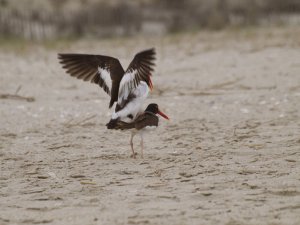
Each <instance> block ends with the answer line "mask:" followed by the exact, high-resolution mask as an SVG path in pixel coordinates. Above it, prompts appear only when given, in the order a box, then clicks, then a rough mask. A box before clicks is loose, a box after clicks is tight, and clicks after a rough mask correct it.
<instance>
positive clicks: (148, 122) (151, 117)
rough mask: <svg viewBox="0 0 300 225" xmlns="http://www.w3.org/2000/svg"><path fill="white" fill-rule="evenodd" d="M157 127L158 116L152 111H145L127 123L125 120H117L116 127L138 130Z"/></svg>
mask: <svg viewBox="0 0 300 225" xmlns="http://www.w3.org/2000/svg"><path fill="white" fill-rule="evenodd" d="M148 126H149V127H153V126H155V127H157V126H158V116H156V115H155V114H154V113H152V112H144V113H143V114H141V115H139V116H138V117H137V118H136V120H135V121H133V122H131V123H126V122H123V121H117V123H116V127H115V128H114V129H117V130H128V129H133V128H135V129H136V130H141V129H143V128H145V127H148Z"/></svg>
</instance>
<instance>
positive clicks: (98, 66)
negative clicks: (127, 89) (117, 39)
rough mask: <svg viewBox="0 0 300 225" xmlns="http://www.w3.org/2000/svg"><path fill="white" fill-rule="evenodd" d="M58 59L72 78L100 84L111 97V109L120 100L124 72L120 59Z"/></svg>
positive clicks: (77, 56) (71, 56) (73, 56)
mask: <svg viewBox="0 0 300 225" xmlns="http://www.w3.org/2000/svg"><path fill="white" fill-rule="evenodd" d="M58 59H59V60H60V63H61V64H62V65H63V68H64V69H66V72H67V73H68V74H70V75H71V76H72V77H76V78H78V79H81V80H84V81H91V82H93V83H96V84H98V85H99V86H100V87H101V88H103V90H104V91H105V92H106V93H107V94H109V95H110V96H111V100H110V103H109V107H111V106H112V105H113V103H114V102H116V101H117V100H118V90H119V84H120V81H121V79H122V77H123V74H124V70H123V68H122V66H121V64H120V62H119V60H118V59H116V58H113V57H110V56H103V55H86V54H58Z"/></svg>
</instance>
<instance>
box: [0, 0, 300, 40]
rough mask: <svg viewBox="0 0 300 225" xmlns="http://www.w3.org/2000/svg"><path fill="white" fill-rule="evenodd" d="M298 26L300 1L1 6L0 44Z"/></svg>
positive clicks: (31, 1)
mask: <svg viewBox="0 0 300 225" xmlns="http://www.w3.org/2000/svg"><path fill="white" fill-rule="evenodd" d="M253 25H255V26H295V25H300V1H299V0H185V1H182V0H133V1H122V0H112V1H104V0H43V1H40V0H22V1H19V0H0V38H1V39H7V38H17V39H25V40H33V41H39V40H55V39H73V38H74V39H77V38H108V37H112V36H114V37H116V36H117V37H124V36H131V35H137V34H139V35H147V36H148V35H165V34H168V33H174V32H181V31H197V30H203V29H209V30H219V29H224V28H227V27H238V28H240V27H246V26H253Z"/></svg>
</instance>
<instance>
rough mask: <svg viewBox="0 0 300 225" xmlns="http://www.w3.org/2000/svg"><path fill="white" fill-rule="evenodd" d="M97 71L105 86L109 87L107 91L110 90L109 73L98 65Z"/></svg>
mask: <svg viewBox="0 0 300 225" xmlns="http://www.w3.org/2000/svg"><path fill="white" fill-rule="evenodd" d="M98 71H99V73H100V77H101V78H102V79H103V81H104V83H105V84H106V86H107V87H108V89H109V93H110V92H111V86H112V82H111V77H110V73H109V71H108V70H106V69H103V68H101V67H98Z"/></svg>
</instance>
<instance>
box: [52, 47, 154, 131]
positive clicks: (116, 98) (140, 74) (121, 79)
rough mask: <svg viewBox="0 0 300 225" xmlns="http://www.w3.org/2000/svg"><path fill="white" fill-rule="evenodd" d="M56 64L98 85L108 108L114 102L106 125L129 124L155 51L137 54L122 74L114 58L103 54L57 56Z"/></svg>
mask: <svg viewBox="0 0 300 225" xmlns="http://www.w3.org/2000/svg"><path fill="white" fill-rule="evenodd" d="M58 58H59V60H60V63H61V64H62V65H63V68H64V69H66V72H67V73H68V74H70V75H71V76H73V77H76V78H78V79H82V80H84V81H91V82H92V83H95V84H98V85H99V86H100V87H101V88H103V90H104V91H105V92H106V93H107V94H108V95H110V102H109V108H111V107H112V106H113V105H114V103H115V102H116V103H117V104H116V106H115V110H114V112H113V113H112V117H111V121H110V122H109V123H108V126H113V125H114V124H115V123H116V121H118V120H122V121H124V122H132V121H133V120H134V119H135V118H136V116H137V114H138V113H139V112H140V109H141V107H142V104H143V102H144V100H145V99H146V98H147V96H148V93H149V88H150V89H152V88H153V85H152V81H151V78H150V77H151V75H152V74H151V72H153V66H154V63H153V61H154V60H155V49H154V48H152V49H148V50H145V51H142V52H139V53H137V54H136V55H135V56H134V58H133V60H132V61H131V63H130V64H129V66H128V68H127V69H126V71H124V69H123V67H122V66H121V64H120V62H119V60H118V59H116V58H113V57H110V56H104V55H87V54H58Z"/></svg>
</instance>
